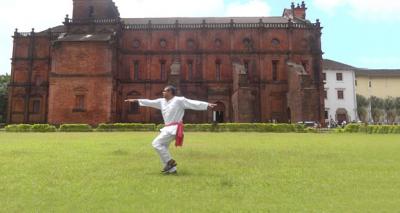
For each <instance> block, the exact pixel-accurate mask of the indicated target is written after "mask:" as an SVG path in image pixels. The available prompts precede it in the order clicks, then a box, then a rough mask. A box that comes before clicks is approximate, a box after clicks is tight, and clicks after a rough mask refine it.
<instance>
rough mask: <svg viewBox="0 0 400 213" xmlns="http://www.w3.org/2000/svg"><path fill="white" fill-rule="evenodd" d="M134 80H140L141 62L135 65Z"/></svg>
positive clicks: (136, 62)
mask: <svg viewBox="0 0 400 213" xmlns="http://www.w3.org/2000/svg"><path fill="white" fill-rule="evenodd" d="M133 80H139V61H135V62H134V64H133Z"/></svg>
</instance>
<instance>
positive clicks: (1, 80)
mask: <svg viewBox="0 0 400 213" xmlns="http://www.w3.org/2000/svg"><path fill="white" fill-rule="evenodd" d="M9 82H10V76H9V75H8V74H6V75H0V123H4V122H5V121H6V110H7V98H8V95H7V94H8V92H7V86H8V83H9Z"/></svg>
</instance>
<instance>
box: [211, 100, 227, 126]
mask: <svg viewBox="0 0 400 213" xmlns="http://www.w3.org/2000/svg"><path fill="white" fill-rule="evenodd" d="M215 104H217V106H216V107H215V108H214V111H213V122H216V123H223V122H225V113H224V112H225V105H224V104H223V103H222V102H219V101H217V102H216V103H215Z"/></svg>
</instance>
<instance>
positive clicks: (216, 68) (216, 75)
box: [215, 60, 221, 81]
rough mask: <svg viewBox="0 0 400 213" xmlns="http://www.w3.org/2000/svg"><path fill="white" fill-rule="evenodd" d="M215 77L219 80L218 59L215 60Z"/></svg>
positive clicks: (219, 62) (219, 64)
mask: <svg viewBox="0 0 400 213" xmlns="http://www.w3.org/2000/svg"><path fill="white" fill-rule="evenodd" d="M215 79H216V80H217V81H220V80H221V61H220V60H216V61H215Z"/></svg>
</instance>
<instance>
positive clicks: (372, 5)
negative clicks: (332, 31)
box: [313, 0, 400, 21]
mask: <svg viewBox="0 0 400 213" xmlns="http://www.w3.org/2000/svg"><path fill="white" fill-rule="evenodd" d="M313 3H314V5H315V6H316V7H318V8H320V9H322V10H324V11H325V12H327V13H330V14H332V13H335V12H336V11H337V9H343V8H347V11H348V12H349V13H351V15H353V16H354V17H356V18H358V19H366V20H376V21H382V20H395V21H397V20H400V13H399V12H398V11H400V1H399V0H380V1H377V0H314V2H313Z"/></svg>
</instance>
